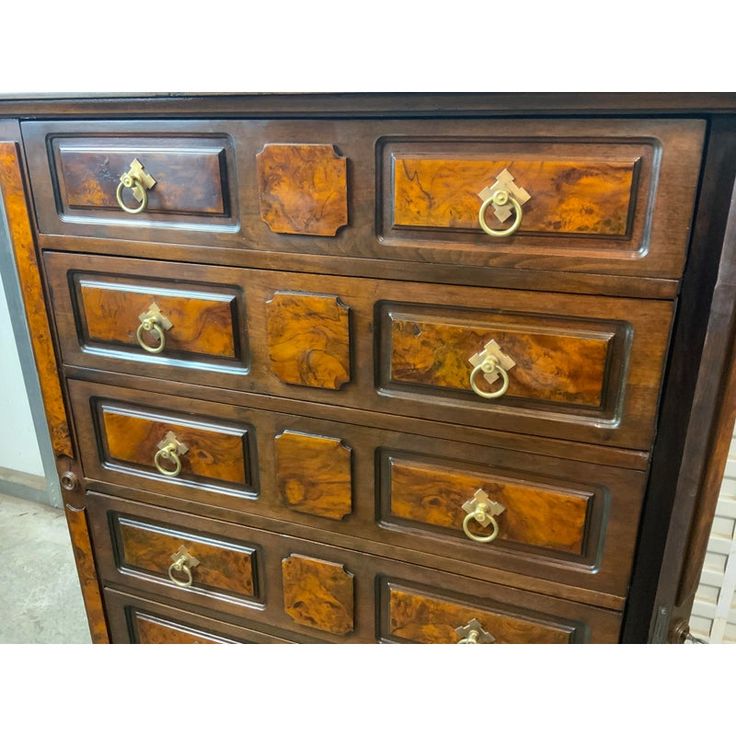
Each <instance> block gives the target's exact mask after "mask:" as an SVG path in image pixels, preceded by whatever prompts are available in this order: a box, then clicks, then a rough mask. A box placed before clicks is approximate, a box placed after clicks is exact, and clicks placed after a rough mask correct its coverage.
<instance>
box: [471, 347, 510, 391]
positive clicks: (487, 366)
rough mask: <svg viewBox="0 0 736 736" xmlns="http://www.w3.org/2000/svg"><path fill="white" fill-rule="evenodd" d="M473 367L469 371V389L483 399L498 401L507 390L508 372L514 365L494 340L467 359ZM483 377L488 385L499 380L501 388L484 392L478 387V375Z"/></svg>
mask: <svg viewBox="0 0 736 736" xmlns="http://www.w3.org/2000/svg"><path fill="white" fill-rule="evenodd" d="M468 362H469V363H470V365H472V366H473V369H472V370H471V371H470V379H469V380H470V388H472V389H473V391H474V392H475V393H476V394H477V395H478V396H481V397H482V398H484V399H498V398H499V397H501V396H503V395H504V394H505V393H506V392H507V391H508V390H509V373H508V372H509V371H510V370H511V369H512V368H513V367H514V366H515V365H516V363H515V362H514V361H513V360H512V359H511V358H510V357H509V356H508V355H506V353H504V352H503V351H502V350H501V348H500V347H499V346H498V343H497V342H496V341H495V340H489V341H488V342H487V343H486V344H485V346H484V348H483V350H481V351H480V352H479V353H476V354H475V355H471V356H470V358H468ZM481 374H482V375H483V376H484V378H485V379H486V381H487V382H488V383H489V384H494V383H495V382H496V381H498V379H499V378H500V379H501V388H499V389H497V390H496V391H484V390H483V389H482V388H480V386H478V383H477V380H478V376H479V375H481Z"/></svg>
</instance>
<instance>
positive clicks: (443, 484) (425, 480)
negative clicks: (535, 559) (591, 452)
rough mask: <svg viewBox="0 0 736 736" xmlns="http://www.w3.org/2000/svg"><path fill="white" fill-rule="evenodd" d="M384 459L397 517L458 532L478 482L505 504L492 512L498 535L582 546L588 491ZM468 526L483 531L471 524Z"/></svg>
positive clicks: (573, 548)
mask: <svg viewBox="0 0 736 736" xmlns="http://www.w3.org/2000/svg"><path fill="white" fill-rule="evenodd" d="M389 463H390V483H391V486H390V494H391V513H392V514H393V515H394V516H396V517H398V518H401V519H409V520H413V521H418V522H421V523H424V524H430V525H433V526H439V527H443V528H447V529H455V530H458V531H460V532H461V533H462V527H463V519H464V518H465V515H466V512H465V511H464V510H463V509H462V504H463V503H465V501H467V500H469V499H471V498H472V497H473V494H474V493H475V491H476V489H478V488H482V489H483V490H485V491H486V493H488V495H489V497H490V498H491V500H493V501H497V502H499V503H501V504H502V505H503V506H505V508H506V510H505V511H504V512H503V513H502V514H500V515H499V516H498V517H497V520H498V523H499V527H500V531H499V534H498V539H499V540H508V541H511V542H517V543H519V544H523V545H529V546H531V547H542V548H547V549H551V550H560V551H563V552H569V553H571V554H576V555H580V554H582V552H583V548H584V543H585V531H586V521H587V518H588V512H589V507H590V502H591V498H590V495H589V494H588V495H586V494H576V493H571V492H565V491H564V490H561V489H556V488H551V487H545V486H542V485H535V484H533V483H523V482H520V481H518V480H511V479H508V478H503V477H500V476H496V475H493V474H491V473H488V474H485V475H484V474H481V473H477V472H470V471H467V470H462V469H459V468H447V467H442V465H439V464H437V465H429V464H423V463H417V462H414V461H411V460H405V459H402V458H391V459H390V460H389ZM471 530H472V531H474V532H475V533H476V534H480V535H484V534H487V533H488V531H487V530H485V531H484V530H483V529H481V528H480V527H479V526H478V527H476V526H474V525H471ZM468 543H469V544H474V543H473V542H470V541H469V542H468Z"/></svg>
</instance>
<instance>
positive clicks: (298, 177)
mask: <svg viewBox="0 0 736 736" xmlns="http://www.w3.org/2000/svg"><path fill="white" fill-rule="evenodd" d="M256 161H257V167H258V189H259V201H260V207H261V219H262V220H263V221H264V222H265V223H266V224H267V225H268V227H269V228H271V230H272V231H273V232H275V233H292V234H296V235H323V236H334V235H335V234H336V233H337V231H338V230H339V229H340V228H341V227H343V226H344V225H347V223H348V185H347V159H346V158H345V157H344V156H340V155H339V154H338V153H337V151H336V150H335V148H334V146H331V145H323V144H296V143H294V144H274V143H269V144H267V145H265V146H264V147H263V150H262V151H261V152H260V153H259V154H258V155H257V156H256Z"/></svg>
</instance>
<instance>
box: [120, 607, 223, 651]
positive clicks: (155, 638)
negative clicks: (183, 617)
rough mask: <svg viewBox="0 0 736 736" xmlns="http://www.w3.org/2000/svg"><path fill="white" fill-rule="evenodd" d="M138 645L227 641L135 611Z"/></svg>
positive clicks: (134, 620) (220, 642)
mask: <svg viewBox="0 0 736 736" xmlns="http://www.w3.org/2000/svg"><path fill="white" fill-rule="evenodd" d="M132 619H133V622H132V623H133V627H134V629H135V633H136V641H137V643H138V644H224V643H225V642H226V640H224V639H220V638H218V637H214V636H210V635H208V634H205V633H204V632H203V631H195V630H193V629H189V628H186V627H184V626H181V625H180V624H177V623H174V622H173V621H165V620H164V619H160V618H155V617H153V616H149V615H147V614H145V613H140V612H138V611H135V612H134V613H133V616H132ZM229 643H234V642H229Z"/></svg>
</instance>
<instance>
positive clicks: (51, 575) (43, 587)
mask: <svg viewBox="0 0 736 736" xmlns="http://www.w3.org/2000/svg"><path fill="white" fill-rule="evenodd" d="M89 642H90V637H89V630H88V628H87V621H86V618H85V614H84V606H83V604H82V596H81V593H80V590H79V581H78V578H77V572H76V569H75V567H74V557H73V554H72V548H71V543H70V541H69V533H68V532H67V528H66V520H65V519H64V512H63V511H61V510H60V509H53V508H49V507H48V506H41V505H39V504H36V503H32V502H30V501H23V500H21V499H18V498H14V497H12V496H5V495H2V494H0V644H9V643H17V644H31V643H33V644H52V643H54V644H57V643H70V644H82V643H89Z"/></svg>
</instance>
